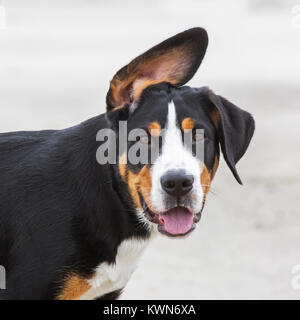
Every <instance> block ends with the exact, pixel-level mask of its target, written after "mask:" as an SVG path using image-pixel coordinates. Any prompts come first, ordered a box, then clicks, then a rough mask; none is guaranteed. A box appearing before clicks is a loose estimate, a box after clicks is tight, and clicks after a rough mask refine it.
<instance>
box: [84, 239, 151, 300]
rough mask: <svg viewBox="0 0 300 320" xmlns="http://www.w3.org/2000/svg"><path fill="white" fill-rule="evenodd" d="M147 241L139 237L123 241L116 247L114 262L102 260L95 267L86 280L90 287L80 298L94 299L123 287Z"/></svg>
mask: <svg viewBox="0 0 300 320" xmlns="http://www.w3.org/2000/svg"><path fill="white" fill-rule="evenodd" d="M148 243H149V240H141V239H139V240H138V239H130V240H125V241H123V242H122V243H121V244H120V245H119V247H118V251H117V255H116V261H115V263H114V264H108V263H107V262H104V263H101V264H100V265H99V266H98V267H97V268H96V273H95V275H94V277H93V278H91V279H90V280H88V282H89V285H90V289H89V290H88V291H87V292H85V293H84V294H83V295H82V296H81V297H80V299H81V300H90V299H95V298H97V297H100V296H102V295H105V294H107V293H109V292H112V291H115V290H118V289H122V288H124V286H125V285H126V283H127V282H128V280H129V278H130V277H131V275H132V273H133V271H134V270H135V268H136V266H137V263H138V260H139V258H140V256H141V254H142V252H143V251H144V249H145V248H146V246H147V245H148Z"/></svg>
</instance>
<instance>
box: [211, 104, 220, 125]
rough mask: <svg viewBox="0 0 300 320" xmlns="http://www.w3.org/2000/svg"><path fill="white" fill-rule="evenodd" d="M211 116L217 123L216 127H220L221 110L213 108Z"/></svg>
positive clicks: (215, 123)
mask: <svg viewBox="0 0 300 320" xmlns="http://www.w3.org/2000/svg"><path fill="white" fill-rule="evenodd" d="M209 114H210V118H211V120H212V122H213V124H214V125H215V127H216V128H218V127H219V123H220V114H219V111H218V110H217V109H216V108H213V109H212V110H211V111H210V112H209Z"/></svg>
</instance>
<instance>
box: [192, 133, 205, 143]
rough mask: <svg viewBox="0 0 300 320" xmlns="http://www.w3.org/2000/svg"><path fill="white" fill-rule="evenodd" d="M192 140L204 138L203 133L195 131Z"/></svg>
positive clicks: (197, 140) (198, 140)
mask: <svg viewBox="0 0 300 320" xmlns="http://www.w3.org/2000/svg"><path fill="white" fill-rule="evenodd" d="M193 140H194V141H196V142H200V141H203V140H204V133H203V132H195V134H194V135H193Z"/></svg>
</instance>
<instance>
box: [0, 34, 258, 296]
mask: <svg viewBox="0 0 300 320" xmlns="http://www.w3.org/2000/svg"><path fill="white" fill-rule="evenodd" d="M207 44H208V37H207V33H206V31H205V30H204V29H202V28H193V29H189V30H187V31H184V32H182V33H179V34H177V35H175V36H174V37H171V38H169V39H167V40H166V41H164V42H162V43H160V44H159V45H157V46H155V47H153V48H152V49H150V50H148V51H147V52H145V53H144V54H142V55H140V56H138V57H137V58H136V59H134V60H133V61H132V62H130V63H129V64H128V65H127V66H125V67H123V68H122V69H121V70H120V71H118V72H117V73H116V75H115V76H114V77H113V79H112V81H111V82H110V88H109V91H108V94H107V101H106V104H107V112H106V113H105V114H102V115H100V116H97V117H95V118H92V119H90V120H87V121H85V122H83V123H81V124H79V125H76V126H74V127H71V128H68V129H65V130H47V131H39V132H13V133H3V134H1V135H0V265H2V266H4V267H5V269H6V275H7V279H6V290H0V298H1V299H61V300H73V299H95V298H101V299H115V298H117V297H118V296H119V294H120V292H121V290H122V289H123V288H124V287H125V285H126V283H127V281H128V280H129V278H130V276H131V274H132V272H133V270H134V268H135V265H136V263H137V261H138V259H139V257H140V255H141V253H142V252H143V250H144V248H145V247H146V246H147V244H148V243H149V241H150V239H152V238H153V237H154V236H155V235H156V234H160V233H161V234H164V235H166V236H169V237H184V236H186V235H188V234H190V232H191V231H192V230H193V229H195V227H196V224H197V222H198V221H199V220H200V217H201V212H202V210H203V206H204V203H205V200H206V196H207V193H208V192H209V189H210V185H211V181H212V179H213V177H214V175H215V172H216V170H217V167H218V163H219V156H220V151H219V150H220V149H221V151H222V153H223V156H224V158H225V161H226V163H227V165H228V167H229V169H230V170H231V171H232V173H233V175H234V177H235V179H236V180H237V181H238V182H239V183H241V179H240V177H239V175H238V173H237V170H236V163H237V162H238V161H239V160H240V158H241V157H242V156H243V155H244V153H245V152H246V149H247V147H248V145H249V143H250V140H251V138H252V135H253V132H254V120H253V118H252V116H251V115H250V114H249V113H248V112H246V111H244V110H242V109H240V108H238V107H237V106H235V105H234V104H232V103H231V102H229V101H228V100H226V99H225V98H223V97H221V96H219V95H217V94H215V93H214V92H213V91H211V90H210V89H208V88H206V87H203V88H191V87H188V86H183V85H184V84H185V83H186V82H187V81H188V80H190V79H191V78H192V76H193V75H194V74H195V72H196V71H197V69H198V67H199V65H200V63H201V61H202V59H203V57H204V55H205V52H206V48H207ZM121 122H122V123H126V126H127V128H126V130H127V131H126V132H127V133H130V132H131V133H132V132H134V130H135V129H143V132H146V135H144V136H139V138H138V139H137V140H136V141H132V140H130V139H128V141H126V145H125V146H124V144H123V143H122V141H121V140H122V139H123V138H124V135H123V134H122V135H121V136H120V135H119V132H120V126H119V124H120V123H121ZM103 129H107V130H108V132H113V133H116V134H115V137H116V145H117V147H116V148H115V149H114V151H115V152H116V159H115V160H116V161H111V162H109V161H108V162H107V163H99V161H98V160H99V159H97V155H98V154H99V150H100V149H101V146H103V145H104V144H105V143H107V139H108V138H107V139H103V140H102V141H100V140H101V139H98V138H97V135H98V133H99V131H101V130H103ZM197 129H199V130H197ZM200 129H202V130H200ZM161 131H164V135H162V136H161V135H160V132H161ZM185 132H189V133H191V135H192V143H191V146H190V148H187V147H186V145H184V143H183V135H184V133H185ZM157 136H158V137H162V139H160V138H159V144H158V145H159V152H158V153H157V155H156V157H154V160H153V161H149V163H141V162H137V163H136V162H135V161H132V160H130V159H129V158H128V152H129V151H130V150H129V149H130V148H131V147H133V146H134V143H136V142H139V143H140V145H143V146H144V147H146V149H147V150H148V149H151V146H152V144H151V141H152V140H153V139H154V138H155V137H157ZM125 140H126V139H125ZM127 142H128V143H127ZM197 143H202V144H203V146H204V156H203V159H202V161H201V159H199V158H198V157H197V156H196V155H195V146H196V145H197ZM99 148H100V149H99ZM120 150H121V151H120ZM100 151H101V150H100ZM108 151H109V150H108ZM137 153H138V152H137ZM127 158H128V159H127ZM100 162H101V159H100ZM137 297H138V295H137Z"/></svg>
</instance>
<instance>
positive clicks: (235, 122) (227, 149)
mask: <svg viewBox="0 0 300 320" xmlns="http://www.w3.org/2000/svg"><path fill="white" fill-rule="evenodd" d="M205 90H206V92H207V94H208V98H209V100H210V101H211V103H212V104H213V106H214V107H215V110H214V111H213V112H212V113H211V115H212V117H213V122H214V123H215V125H216V126H217V128H218V132H219V139H220V144H221V149H222V152H223V155H224V158H225V161H226V163H227V165H228V166H229V168H230V170H231V172H232V173H233V175H234V177H235V179H236V180H237V181H238V183H240V184H242V181H241V179H240V177H239V175H238V173H237V170H236V167H235V165H236V163H237V162H238V161H239V160H240V159H241V157H242V156H243V155H244V153H245V152H246V150H247V148H248V146H249V143H250V141H251V138H252V136H253V133H254V129H255V122H254V119H253V117H252V115H251V114H250V113H249V112H247V111H244V110H242V109H240V108H239V107H237V106H235V105H234V104H232V103H231V102H229V101H228V100H226V99H225V98H223V97H221V96H218V95H216V94H215V93H213V92H212V91H211V90H209V89H205ZM215 111H217V113H215Z"/></svg>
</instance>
